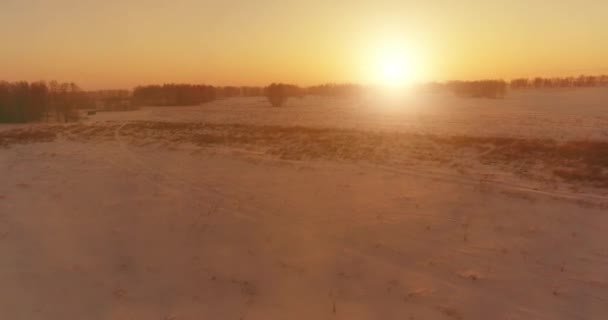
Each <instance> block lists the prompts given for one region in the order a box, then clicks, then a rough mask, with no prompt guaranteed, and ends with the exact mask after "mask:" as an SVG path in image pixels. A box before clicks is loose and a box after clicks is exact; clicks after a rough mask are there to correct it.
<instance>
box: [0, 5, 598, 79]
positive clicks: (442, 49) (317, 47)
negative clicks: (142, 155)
mask: <svg viewBox="0 0 608 320" xmlns="http://www.w3.org/2000/svg"><path fill="white" fill-rule="evenodd" d="M0 39H2V46H1V47H0V79H5V80H38V79H43V80H50V79H57V80H62V81H75V82H77V83H79V84H80V85H81V86H82V87H84V88H87V89H98V88H128V87H131V86H134V85H136V84H150V83H163V82H197V83H209V84H215V85H225V84H236V85H247V84H249V85H264V84H267V83H269V82H272V81H283V82H293V83H299V84H302V85H308V84H315V83H322V82H346V81H349V82H362V83H368V82H371V81H372V79H373V74H374V72H375V69H377V65H378V63H379V60H382V59H383V58H382V57H385V56H387V55H388V56H393V57H394V56H399V57H401V56H406V58H404V59H406V60H407V63H406V64H407V65H408V68H415V72H413V71H412V72H411V73H412V75H411V77H413V78H415V79H416V80H446V79H476V78H498V77H502V78H513V77H517V76H534V75H547V76H554V75H573V74H579V73H588V74H597V73H608V1H607V0H579V1H574V0H563V1H555V0H511V1H506V0H499V1H493V0H483V1H477V0H469V1H464V0H460V1H453V0H444V1H443V0H436V1H406V0H401V1H381V0H369V1H356V0H350V1H336V0H334V1H330V0H306V1H304V0H301V1H280V0H277V1H270V0H256V1H248V0H239V1H231V0H221V1H205V0H172V1H169V0H167V1H157V0H148V1H143V0H142V1H136V0H122V1H118V0H105V1H93V0H88V1H87V0H78V1H76V0H0Z"/></svg>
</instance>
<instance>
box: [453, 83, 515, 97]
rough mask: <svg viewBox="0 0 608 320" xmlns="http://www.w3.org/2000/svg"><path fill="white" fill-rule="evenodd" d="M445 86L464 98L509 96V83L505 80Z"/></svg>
mask: <svg viewBox="0 0 608 320" xmlns="http://www.w3.org/2000/svg"><path fill="white" fill-rule="evenodd" d="M445 86H446V87H447V89H448V90H450V91H452V92H453V93H455V94H456V95H459V96H462V97H471V98H492V99H498V98H504V97H505V96H506V94H507V83H506V82H505V81H503V80H479V81H450V82H448V83H446V84H445Z"/></svg>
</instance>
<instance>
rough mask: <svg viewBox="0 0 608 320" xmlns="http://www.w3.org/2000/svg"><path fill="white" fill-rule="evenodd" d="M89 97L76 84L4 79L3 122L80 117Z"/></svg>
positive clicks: (0, 107) (1, 86) (0, 96)
mask: <svg viewBox="0 0 608 320" xmlns="http://www.w3.org/2000/svg"><path fill="white" fill-rule="evenodd" d="M85 99H86V96H85V95H84V93H83V92H82V90H80V88H79V87H78V86H77V85H76V84H74V83H58V82H56V81H52V82H50V83H49V84H48V85H47V84H46V83H45V82H32V83H28V82H25V81H20V82H13V83H9V82H6V81H0V122H5V123H6V122H31V121H41V120H49V119H50V117H51V115H54V116H55V119H56V120H57V121H65V122H67V121H73V120H77V119H78V110H77V108H78V107H79V106H80V105H82V104H83V103H84V100H85ZM53 111H54V112H53Z"/></svg>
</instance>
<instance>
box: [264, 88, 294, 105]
mask: <svg viewBox="0 0 608 320" xmlns="http://www.w3.org/2000/svg"><path fill="white" fill-rule="evenodd" d="M264 94H265V95H266V98H268V101H270V104H272V106H273V107H281V106H283V105H284V104H285V102H286V101H287V99H288V98H289V97H296V96H302V94H303V90H302V89H300V88H299V87H298V86H295V85H292V84H284V83H273V84H271V85H269V86H268V87H266V88H264Z"/></svg>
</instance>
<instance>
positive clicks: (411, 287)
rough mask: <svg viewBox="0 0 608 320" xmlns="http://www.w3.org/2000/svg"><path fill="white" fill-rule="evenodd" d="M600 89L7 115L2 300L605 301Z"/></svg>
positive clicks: (410, 305)
mask: <svg viewBox="0 0 608 320" xmlns="http://www.w3.org/2000/svg"><path fill="white" fill-rule="evenodd" d="M607 103H608V90H606V89H605V88H603V89H586V90H545V91H522V92H516V93H513V94H511V95H510V96H508V98H507V99H505V100H486V99H460V98H454V97H452V96H444V95H416V96H411V97H402V98H401V99H395V98H388V97H385V98H383V99H372V98H371V97H367V98H363V99H362V100H353V99H321V98H303V99H293V100H290V101H289V103H288V106H286V107H285V108H270V107H268V104H267V103H266V102H265V101H264V100H263V99H261V98H246V99H245V98H243V99H229V100H220V101H216V102H213V103H210V104H206V105H202V106H195V107H163V108H160V107H155V108H152V107H147V108H142V109H140V110H136V111H130V112H114V113H98V114H97V115H95V116H92V117H90V118H88V119H85V120H83V121H82V122H81V123H76V124H69V125H56V124H53V125H45V124H36V125H27V126H25V125H11V126H0V176H1V177H2V178H1V180H0V252H2V259H3V260H2V264H1V265H0V279H1V283H2V287H1V288H0V318H3V319H4V318H6V319H104V320H105V319H163V320H169V319H171V320H181V319H200V318H206V319H456V320H457V319H601V318H605V317H606V316H608V272H607V270H608V247H607V246H606V243H608V236H607V234H608V232H607V231H608V228H607V227H606V226H608V215H607V214H606V213H607V212H608V211H607V209H608V109H606V108H607V107H608V105H607Z"/></svg>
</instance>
